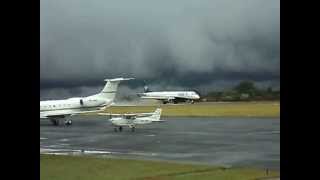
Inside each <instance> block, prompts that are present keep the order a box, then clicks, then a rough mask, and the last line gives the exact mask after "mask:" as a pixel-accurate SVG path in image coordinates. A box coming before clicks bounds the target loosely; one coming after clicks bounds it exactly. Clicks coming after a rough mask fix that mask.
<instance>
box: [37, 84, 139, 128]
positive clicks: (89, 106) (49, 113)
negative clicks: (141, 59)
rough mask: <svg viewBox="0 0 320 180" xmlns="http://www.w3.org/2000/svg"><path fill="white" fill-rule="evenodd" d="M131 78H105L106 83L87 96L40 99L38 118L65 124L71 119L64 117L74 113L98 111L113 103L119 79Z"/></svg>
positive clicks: (56, 123)
mask: <svg viewBox="0 0 320 180" xmlns="http://www.w3.org/2000/svg"><path fill="white" fill-rule="evenodd" d="M131 79H133V78H116V79H105V80H104V81H106V82H107V83H106V85H105V86H104V88H103V89H102V91H101V92H100V93H98V94H95V95H91V96H88V97H74V98H69V99H64V100H50V101H40V119H49V120H51V122H52V123H53V124H54V125H59V124H60V121H61V120H65V121H64V123H65V124H66V125H71V124H72V121H71V120H67V119H66V117H68V116H73V115H76V114H82V113H88V112H99V111H101V110H103V109H104V108H106V107H109V106H110V105H112V104H113V102H114V98H115V96H116V92H117V88H118V85H119V83H120V82H121V81H125V80H131Z"/></svg>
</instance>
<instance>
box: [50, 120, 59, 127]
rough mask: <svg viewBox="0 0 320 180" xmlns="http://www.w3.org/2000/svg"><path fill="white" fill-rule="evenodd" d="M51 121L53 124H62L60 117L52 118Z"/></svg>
mask: <svg viewBox="0 0 320 180" xmlns="http://www.w3.org/2000/svg"><path fill="white" fill-rule="evenodd" d="M50 121H51V122H52V124H53V125H54V126H59V124H60V121H59V119H51V120H50Z"/></svg>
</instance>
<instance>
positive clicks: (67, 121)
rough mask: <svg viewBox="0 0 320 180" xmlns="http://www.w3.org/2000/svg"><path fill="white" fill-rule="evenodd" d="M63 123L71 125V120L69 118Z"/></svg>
mask: <svg viewBox="0 0 320 180" xmlns="http://www.w3.org/2000/svg"><path fill="white" fill-rule="evenodd" d="M64 124H65V125H66V126H70V125H72V121H71V120H65V121H64Z"/></svg>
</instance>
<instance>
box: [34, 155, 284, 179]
mask: <svg viewBox="0 0 320 180" xmlns="http://www.w3.org/2000/svg"><path fill="white" fill-rule="evenodd" d="M279 174H280V173H279V172H277V171H269V173H268V175H267V174H266V171H265V170H259V169H254V168H230V169H226V168H221V167H213V166H208V165H192V164H180V163H172V162H162V161H148V160H129V159H113V158H97V157H92V156H91V157H90V156H61V155H40V179H42V180H66V179H67V180H106V179H115V180H117V179H119V180H126V179H134V180H180V179H181V180H182V179H183V180H189V179H190V180H191V179H201V180H207V179H208V180H209V179H210V180H211V179H218V180H220V179H221V180H224V179H225V180H233V179H236V180H250V179H259V178H265V177H278V176H279Z"/></svg>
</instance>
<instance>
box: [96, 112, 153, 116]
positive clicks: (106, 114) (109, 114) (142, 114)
mask: <svg viewBox="0 0 320 180" xmlns="http://www.w3.org/2000/svg"><path fill="white" fill-rule="evenodd" d="M98 115H101V116H113V117H115V116H121V117H123V116H125V117H148V116H151V115H152V113H150V114H149V113H148V114H144V113H141V114H139V113H138V114H113V113H98Z"/></svg>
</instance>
